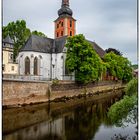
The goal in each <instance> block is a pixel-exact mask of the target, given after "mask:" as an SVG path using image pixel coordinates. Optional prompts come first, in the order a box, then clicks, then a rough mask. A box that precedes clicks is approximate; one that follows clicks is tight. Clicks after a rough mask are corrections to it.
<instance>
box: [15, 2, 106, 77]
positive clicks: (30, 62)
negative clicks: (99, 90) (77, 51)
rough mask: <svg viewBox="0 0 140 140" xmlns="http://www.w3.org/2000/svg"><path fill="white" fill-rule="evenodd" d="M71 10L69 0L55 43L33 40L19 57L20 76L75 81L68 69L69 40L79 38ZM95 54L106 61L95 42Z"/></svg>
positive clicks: (57, 24)
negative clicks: (69, 37) (75, 36)
mask: <svg viewBox="0 0 140 140" xmlns="http://www.w3.org/2000/svg"><path fill="white" fill-rule="evenodd" d="M72 15H73V12H72V10H71V9H70V8H69V0H62V5H61V9H59V10H58V16H59V17H58V18H57V19H56V20H55V21H54V22H55V39H51V38H47V37H39V36H36V35H32V36H30V38H29V39H28V40H27V42H26V44H25V46H23V47H22V48H21V50H20V52H19V55H18V57H17V61H18V64H19V74H20V75H24V76H25V75H30V76H40V77H41V78H43V79H55V78H57V79H59V80H74V76H73V75H68V72H67V69H66V68H65V59H66V51H67V48H66V47H65V44H66V39H67V37H68V36H74V35H75V34H76V29H75V28H76V25H75V24H76V20H75V19H74V18H73V17H72ZM90 43H91V44H92V45H93V48H94V49H95V51H96V52H97V53H98V54H99V56H100V57H103V55H104V53H105V52H104V50H103V49H101V48H100V47H99V46H98V45H97V44H96V43H95V42H91V41H90Z"/></svg>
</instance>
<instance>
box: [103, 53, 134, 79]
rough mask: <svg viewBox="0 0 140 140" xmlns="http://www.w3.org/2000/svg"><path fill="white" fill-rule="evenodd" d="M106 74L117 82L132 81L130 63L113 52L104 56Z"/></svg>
mask: <svg viewBox="0 0 140 140" xmlns="http://www.w3.org/2000/svg"><path fill="white" fill-rule="evenodd" d="M104 62H105V63H106V66H107V70H108V72H109V73H110V74H111V75H112V76H115V77H117V78H118V79H119V80H123V81H130V80H131V79H132V68H131V63H130V61H129V60H128V59H127V58H125V57H122V56H120V55H116V54H115V53H113V52H110V53H107V54H106V55H105V56H104Z"/></svg>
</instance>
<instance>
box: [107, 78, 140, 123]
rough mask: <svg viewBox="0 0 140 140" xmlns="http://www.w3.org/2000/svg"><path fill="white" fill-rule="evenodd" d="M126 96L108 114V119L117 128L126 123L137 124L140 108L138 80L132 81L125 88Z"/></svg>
mask: <svg viewBox="0 0 140 140" xmlns="http://www.w3.org/2000/svg"><path fill="white" fill-rule="evenodd" d="M125 93H126V95H125V96H124V97H123V99H121V100H120V101H118V102H116V103H115V104H113V105H112V106H111V107H110V109H109V112H108V117H109V118H110V119H111V121H112V123H113V124H115V125H117V126H122V125H124V121H125V122H133V123H136V122H137V116H138V112H137V109H138V108H137V107H138V79H132V80H131V81H130V82H129V83H128V84H127V86H126V88H125Z"/></svg>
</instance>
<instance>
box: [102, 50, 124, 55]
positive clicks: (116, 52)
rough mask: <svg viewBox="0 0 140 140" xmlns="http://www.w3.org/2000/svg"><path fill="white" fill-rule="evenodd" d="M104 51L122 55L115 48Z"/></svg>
mask: <svg viewBox="0 0 140 140" xmlns="http://www.w3.org/2000/svg"><path fill="white" fill-rule="evenodd" d="M105 52H106V53H110V52H114V53H115V54H116V55H120V56H122V53H121V52H120V51H119V50H116V49H114V48H108V49H106V50H105Z"/></svg>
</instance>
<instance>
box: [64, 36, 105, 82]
mask: <svg viewBox="0 0 140 140" xmlns="http://www.w3.org/2000/svg"><path fill="white" fill-rule="evenodd" d="M66 47H67V48H68V50H67V57H66V67H67V68H68V69H69V71H70V72H75V81H76V82H77V83H81V84H85V83H89V82H91V81H93V80H98V79H99V77H100V76H101V73H102V71H103V63H102V60H101V58H100V57H99V56H98V54H96V52H95V51H94V49H93V47H92V45H91V44H90V43H89V42H87V41H86V40H85V37H84V36H83V35H82V34H80V35H76V36H73V37H69V38H68V40H67V44H66Z"/></svg>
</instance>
